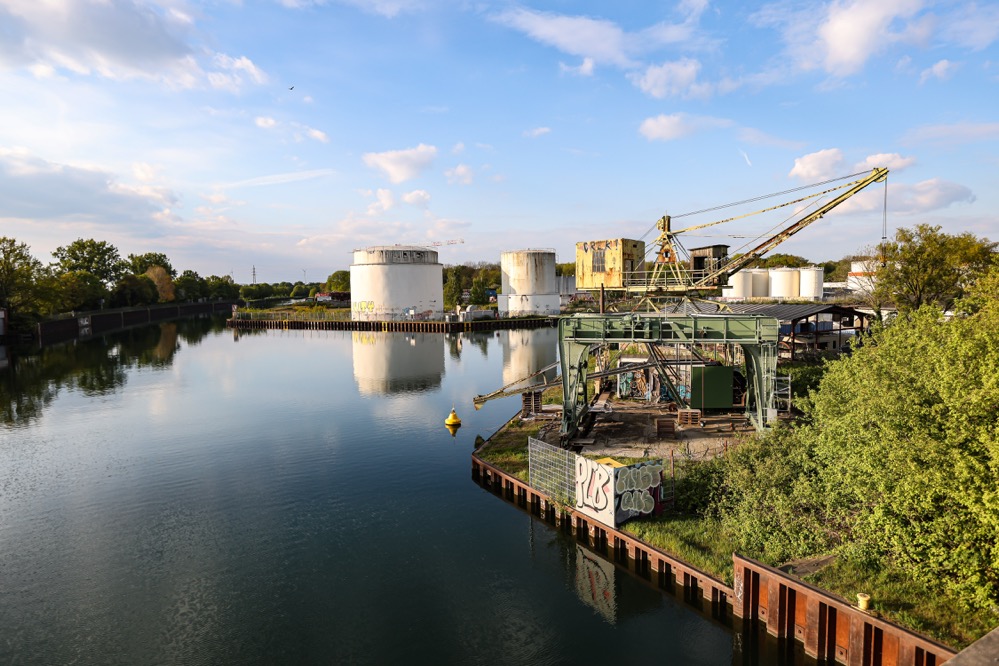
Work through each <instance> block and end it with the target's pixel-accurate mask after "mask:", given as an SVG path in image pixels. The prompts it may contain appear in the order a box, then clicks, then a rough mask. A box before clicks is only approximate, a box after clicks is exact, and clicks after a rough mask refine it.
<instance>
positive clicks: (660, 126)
mask: <svg viewBox="0 0 999 666" xmlns="http://www.w3.org/2000/svg"><path fill="white" fill-rule="evenodd" d="M731 126H732V121H731V120H727V119H725V118H712V117H710V116H690V115H687V114H684V113H673V114H670V115H665V114H660V115H658V116H656V117H655V118H646V119H645V120H644V121H642V124H641V126H640V127H639V129H638V131H639V132H640V133H641V134H642V136H644V137H645V138H646V139H648V140H649V141H672V140H673V139H679V138H682V137H685V136H689V135H690V134H693V133H695V132H700V131H703V130H707V129H715V128H720V127H731Z"/></svg>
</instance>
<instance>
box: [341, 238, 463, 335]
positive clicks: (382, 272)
mask: <svg viewBox="0 0 999 666" xmlns="http://www.w3.org/2000/svg"><path fill="white" fill-rule="evenodd" d="M350 310H351V318H352V319H354V320H355V321H357V320H362V321H388V320H397V319H437V320H439V319H441V318H442V317H443V314H444V267H443V266H441V264H440V263H439V262H438V261H437V251H436V250H429V249H427V248H425V247H416V246H412V245H381V246H377V247H369V248H367V249H363V250H354V263H353V264H352V265H351V267H350Z"/></svg>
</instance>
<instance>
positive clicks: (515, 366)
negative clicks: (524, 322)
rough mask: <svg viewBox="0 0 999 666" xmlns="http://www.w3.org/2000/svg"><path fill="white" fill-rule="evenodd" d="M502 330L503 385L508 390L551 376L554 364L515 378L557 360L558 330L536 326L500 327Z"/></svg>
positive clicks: (556, 370) (553, 374) (555, 372)
mask: <svg viewBox="0 0 999 666" xmlns="http://www.w3.org/2000/svg"><path fill="white" fill-rule="evenodd" d="M500 333H504V334H506V337H507V343H506V344H505V345H503V385H504V386H507V385H510V384H513V383H514V382H517V383H516V384H515V385H513V386H508V388H509V389H510V390H518V389H526V388H528V387H530V386H533V385H535V384H542V383H544V382H545V381H551V380H553V379H555V376H556V375H557V374H558V369H557V368H551V369H550V370H547V371H545V372H544V373H542V374H540V375H538V376H537V377H533V378H531V379H530V380H528V381H523V382H520V381H519V380H521V379H524V378H525V377H529V376H531V375H533V374H535V373H537V372H539V371H540V370H541V369H542V368H545V367H547V366H549V365H551V364H552V363H555V361H557V360H558V330H557V329H554V328H536V329H531V330H512V331H500Z"/></svg>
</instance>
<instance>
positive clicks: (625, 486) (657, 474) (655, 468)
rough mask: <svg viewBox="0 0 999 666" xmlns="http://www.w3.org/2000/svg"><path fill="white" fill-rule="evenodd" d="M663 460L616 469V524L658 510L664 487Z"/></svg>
mask: <svg viewBox="0 0 999 666" xmlns="http://www.w3.org/2000/svg"><path fill="white" fill-rule="evenodd" d="M662 471H663V464H662V461H661V460H656V461H650V462H647V463H638V464H636V465H630V466H628V467H619V468H617V469H615V470H614V524H615V525H620V524H621V523H623V522H625V521H626V520H629V519H631V518H635V517H637V516H644V515H648V514H650V513H653V512H657V511H658V510H659V509H660V506H659V501H658V500H659V489H660V488H661V487H662Z"/></svg>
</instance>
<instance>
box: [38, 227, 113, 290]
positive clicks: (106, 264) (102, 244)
mask: <svg viewBox="0 0 999 666" xmlns="http://www.w3.org/2000/svg"><path fill="white" fill-rule="evenodd" d="M52 256H54V257H55V258H56V259H57V260H58V261H57V264H56V266H57V268H58V271H59V273H70V272H75V271H86V272H87V273H90V274H91V275H93V276H95V277H96V278H97V279H98V280H100V281H101V283H102V284H104V285H105V286H111V285H113V284H114V283H115V282H117V281H118V279H119V278H120V277H121V276H122V275H123V274H124V273H125V271H126V270H127V268H126V264H125V262H124V261H122V259H121V257H120V256H119V255H118V248H116V247H115V246H114V245H111V244H110V243H108V242H107V241H96V240H94V239H92V238H91V239H88V240H84V239H82V238H78V239H77V240H75V241H73V242H72V243H70V244H69V245H67V246H65V247H57V248H56V249H55V252H53V253H52Z"/></svg>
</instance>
